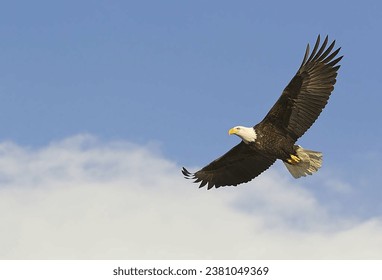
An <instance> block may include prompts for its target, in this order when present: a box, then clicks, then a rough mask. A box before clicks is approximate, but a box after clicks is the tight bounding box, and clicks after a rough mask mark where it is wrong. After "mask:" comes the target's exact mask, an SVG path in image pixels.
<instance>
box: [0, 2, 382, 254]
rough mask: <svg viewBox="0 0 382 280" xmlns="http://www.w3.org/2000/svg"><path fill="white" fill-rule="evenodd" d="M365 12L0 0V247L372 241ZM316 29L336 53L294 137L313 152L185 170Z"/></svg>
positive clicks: (374, 156)
mask: <svg viewBox="0 0 382 280" xmlns="http://www.w3.org/2000/svg"><path fill="white" fill-rule="evenodd" d="M381 27H382V4H381V2H380V1H362V3H361V2H359V3H358V2H354V3H349V1H327V0H323V1H320V2H307V1H98V0H93V1H70V0H68V1H59V2H58V1H40V0H36V1H2V2H1V4H0V38H1V40H0V232H1V233H0V258H3V259H6V258H16V259H18V258H19V259H25V258H90V259H92V258H130V259H137V258H141V259H142V258H143V259H144V258H148V259H153V258H159V259H160V258H172V259H176V258H196V259H204V258H227V259H235V258H249V259H252V258H268V259H272V258H276V259H277V258H303V259H304V258H382V203H381V198H382V186H381V182H380V173H381V170H382V164H381V162H380V158H381V156H382V144H381V143H382V141H380V139H381V138H382V128H381V127H382V126H381V117H380V114H381V103H382V97H381V88H382V81H381V70H380V65H381V62H382V55H381V49H382V38H381V36H380V32H381V31H380V30H381ZM318 34H321V35H322V36H325V35H329V39H330V40H334V39H335V40H336V46H338V47H342V49H341V54H342V55H344V58H343V60H342V61H341V68H340V70H339V75H338V77H337V84H336V86H335V90H334V93H333V95H332V97H331V99H330V102H329V104H328V106H327V107H326V108H325V110H324V111H323V114H322V115H321V116H320V118H319V119H318V121H317V122H316V123H315V125H314V126H313V127H312V128H311V129H310V130H309V131H308V132H307V133H306V134H305V135H304V137H303V138H301V139H300V140H299V142H298V143H299V144H301V145H302V146H303V147H305V148H308V149H313V150H319V151H322V152H323V153H324V163H323V167H322V169H320V171H319V172H318V173H316V174H314V176H309V177H307V178H302V179H299V180H295V179H293V178H292V177H291V176H290V174H289V173H288V171H287V170H286V169H285V167H284V166H283V164H282V163H280V162H278V163H276V164H275V165H274V166H273V167H272V168H271V169H270V170H268V171H267V172H266V173H264V174H262V175H261V176H260V177H258V178H257V179H256V180H254V181H252V182H251V183H248V184H245V185H241V186H240V187H237V188H221V189H218V190H216V189H214V190H210V191H206V190H205V189H201V190H199V189H198V188H197V185H194V184H192V183H191V182H190V181H186V180H184V179H183V178H182V175H181V173H180V169H181V167H182V166H186V167H187V168H189V169H190V170H196V169H198V168H200V167H203V166H204V165H205V164H207V163H209V162H210V161H212V160H213V159H215V158H216V157H218V156H220V155H221V154H223V153H224V152H226V151H227V150H228V149H230V148H231V147H232V146H234V145H235V144H237V143H238V142H239V138H237V137H233V136H228V133H227V132H228V129H229V128H231V127H233V126H235V125H245V126H250V125H255V124H256V123H258V122H259V121H261V120H262V118H263V117H264V116H265V114H266V113H267V112H268V110H269V109H270V108H271V106H272V105H273V104H274V102H275V101H276V100H277V98H278V97H279V95H280V94H281V92H282V90H283V88H284V87H285V86H286V85H287V83H288V82H289V80H290V79H291V78H292V77H293V75H294V74H295V72H296V71H297V69H298V67H299V66H300V63H301V61H302V58H303V55H304V52H305V48H306V45H307V43H310V44H311V45H313V44H314V42H315V40H316V37H317V35H318Z"/></svg>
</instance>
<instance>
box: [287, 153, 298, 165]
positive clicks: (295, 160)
mask: <svg viewBox="0 0 382 280" xmlns="http://www.w3.org/2000/svg"><path fill="white" fill-rule="evenodd" d="M300 161H301V159H300V158H299V157H298V156H295V155H290V158H288V159H287V162H288V163H289V164H297V163H299V162H300Z"/></svg>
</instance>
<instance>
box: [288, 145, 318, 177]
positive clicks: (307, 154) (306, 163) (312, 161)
mask: <svg viewBox="0 0 382 280" xmlns="http://www.w3.org/2000/svg"><path fill="white" fill-rule="evenodd" d="M296 154H297V156H298V157H299V158H300V162H298V163H295V164H289V163H287V162H284V164H285V166H286V168H288V170H289V172H290V174H292V176H293V177H294V178H296V179H297V178H300V177H301V176H306V175H312V174H313V173H314V172H317V171H318V169H319V168H320V167H321V164H322V153H320V152H315V151H311V150H305V149H303V148H302V147H301V146H296Z"/></svg>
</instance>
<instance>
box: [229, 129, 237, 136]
mask: <svg viewBox="0 0 382 280" xmlns="http://www.w3.org/2000/svg"><path fill="white" fill-rule="evenodd" d="M236 132H237V129H236V128H235V127H234V128H231V129H230V130H228V134H229V135H232V134H236Z"/></svg>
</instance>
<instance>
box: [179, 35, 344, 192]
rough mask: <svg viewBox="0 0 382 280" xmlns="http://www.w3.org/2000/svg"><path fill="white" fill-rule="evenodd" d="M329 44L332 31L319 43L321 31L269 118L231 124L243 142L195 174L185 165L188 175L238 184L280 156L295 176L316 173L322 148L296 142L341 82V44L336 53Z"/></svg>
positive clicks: (199, 179) (202, 181)
mask: <svg viewBox="0 0 382 280" xmlns="http://www.w3.org/2000/svg"><path fill="white" fill-rule="evenodd" d="M327 44H328V36H326V38H325V40H324V42H323V43H322V45H321V47H320V36H318V38H317V41H316V44H315V45H314V48H313V51H312V53H311V54H310V55H309V44H308V46H307V48H306V51H305V56H304V59H303V61H302V63H301V66H300V68H299V69H298V71H297V73H296V75H295V76H294V77H293V79H292V80H291V81H290V82H289V84H288V85H287V86H286V88H285V89H284V91H283V93H282V94H281V96H280V98H279V99H278V100H277V102H276V103H275V105H273V107H272V109H271V110H270V111H269V112H268V114H267V115H266V116H265V118H264V119H263V120H262V121H261V122H260V123H259V124H257V125H255V126H254V127H244V126H235V127H233V128H231V129H230V130H229V132H228V133H229V134H230V135H231V134H235V135H237V136H239V137H240V138H241V139H242V141H241V142H240V143H239V144H238V145H236V146H235V147H234V148H232V149H231V150H230V151H228V152H227V153H226V154H224V155H223V156H221V157H220V158H218V159H216V160H214V161H213V162H211V163H210V164H208V165H207V166H205V167H203V168H202V169H201V170H199V171H197V172H195V173H190V172H189V171H188V170H187V169H186V168H184V167H183V169H182V173H183V175H184V176H185V178H187V179H194V180H195V183H200V186H199V187H200V188H201V187H203V186H205V185H207V189H211V188H212V187H214V186H215V187H216V188H219V187H223V186H237V185H239V184H241V183H246V182H249V181H250V180H252V179H253V178H255V177H256V176H258V175H259V174H260V173H262V172H263V171H265V170H267V169H268V168H269V167H270V166H271V165H272V164H273V163H274V162H275V161H276V159H280V160H282V161H283V162H284V164H285V166H286V167H287V169H288V170H289V172H290V173H291V174H292V176H293V177H294V178H299V177H301V176H306V175H311V174H313V173H314V172H316V171H317V170H318V169H319V168H320V167H321V164H322V153H320V152H316V151H311V150H307V149H304V148H302V147H301V146H299V145H296V144H295V142H296V141H297V139H298V138H300V137H301V136H302V135H303V134H304V133H305V132H306V131H307V130H308V129H309V128H310V127H311V126H312V124H313V123H314V122H315V120H316V119H317V118H318V116H319V115H320V113H321V111H322V110H323V109H324V107H325V105H326V104H327V102H328V99H329V96H330V94H331V92H332V91H333V89H334V84H335V83H336V77H337V71H338V69H339V68H340V65H337V63H338V62H339V61H340V60H341V59H342V56H340V57H336V56H337V54H338V53H339V51H340V49H341V48H338V49H337V50H335V51H333V52H332V50H333V48H334V44H335V41H333V42H332V43H331V44H330V45H329V47H326V46H327Z"/></svg>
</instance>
